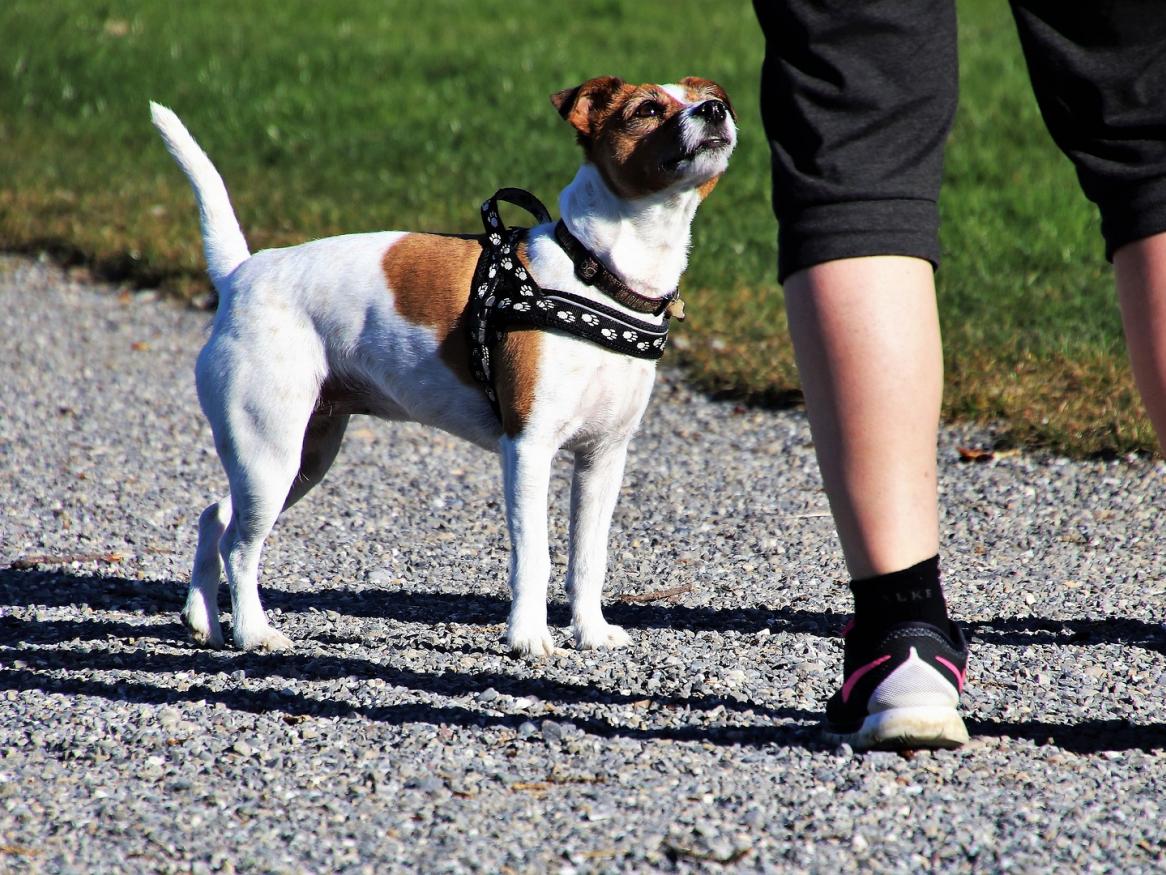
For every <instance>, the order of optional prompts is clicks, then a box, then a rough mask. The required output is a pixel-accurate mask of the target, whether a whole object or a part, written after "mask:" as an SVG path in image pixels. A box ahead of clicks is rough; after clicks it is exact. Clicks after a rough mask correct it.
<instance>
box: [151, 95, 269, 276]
mask: <svg viewBox="0 0 1166 875" xmlns="http://www.w3.org/2000/svg"><path fill="white" fill-rule="evenodd" d="M150 118H151V119H153V122H154V127H156V128H157V129H158V133H160V134H161V135H162V140H163V142H165V144H166V149H167V151H169V152H170V154H171V155H173V156H174V160H175V161H177V162H178V166H179V167H181V168H182V172H183V173H185V174H186V178H187V179H189V180H190V185H191V187H192V188H193V189H194V196H195V198H196V199H197V200H198V219H199V222H200V223H201V225H202V243H203V249H204V250H205V252H206V266H207V272H208V273H209V274H210V277H211V282H213V283H214V284H215V288H216V289H218V290H219V294H220V295H222V294H225V286H226V284H225V283H224V282H223V280H225V279H226V278H227V277H228V276H230V275H231V273H232V272H233V271H234V270H235V268H237V267H238V266H239V265H240V264H242V263H243V262H244V261H246V260H247V259H248V258H249V257H250V256H251V252H250V250H248V248H247V240H246V239H245V238H244V237H243V231H242V230H241V229H240V228H239V220H238V219H237V218H236V217H235V210H234V208H233V207H232V206H231V199H230V198H229V197H228V196H227V187H226V186H225V185H224V184H223V178H222V177H221V176H219V171H217V170H215V165H214V164H212V163H211V160H210V159H209V158H208V157H207V156H206V153H205V152H203V150H202V149H201V148H200V147H199V145H198V143H196V142H195V141H194V137H192V136H191V135H190V132H189V131H188V130H186V127H185V126H184V125H183V124H182V122H181V121H179V119H178V116H176V115H175V114H174V113H173V112H171V111H170V110H168V109H167V108H166V107H164V106H161V105H160V104H157V103H154V102H153V101H150Z"/></svg>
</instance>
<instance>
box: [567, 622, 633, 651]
mask: <svg viewBox="0 0 1166 875" xmlns="http://www.w3.org/2000/svg"><path fill="white" fill-rule="evenodd" d="M631 641H632V639H631V636H630V635H628V633H627V632H625V631H624V628H623V626H613V625H611V624H610V623H606V622H600V623H590V624H588V625H586V626H583V625H576V626H575V646H576V647H577V648H579V649H580V650H614V649H615V648H617V647H626V646H627V645H628V644H630V643H631Z"/></svg>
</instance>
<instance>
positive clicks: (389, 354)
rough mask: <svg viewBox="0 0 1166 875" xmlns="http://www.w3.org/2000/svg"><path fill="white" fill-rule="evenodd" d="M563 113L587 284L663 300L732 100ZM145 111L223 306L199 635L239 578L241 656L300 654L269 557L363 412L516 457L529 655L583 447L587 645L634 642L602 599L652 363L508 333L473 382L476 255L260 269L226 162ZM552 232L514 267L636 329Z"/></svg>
mask: <svg viewBox="0 0 1166 875" xmlns="http://www.w3.org/2000/svg"><path fill="white" fill-rule="evenodd" d="M551 103H552V105H553V106H554V107H555V109H556V110H557V111H558V113H559V115H560V116H561V117H562V118H563V119H564V120H566V121H567V122H568V123H569V124H570V125H571V126H572V127H573V128H574V129H575V133H576V139H577V140H578V143H579V144H580V145H581V146H582V150H583V159H584V160H583V164H582V166H581V167H580V169H579V170H578V172H577V174H576V175H575V177H574V179H573V180H572V181H571V183H570V184H569V185H568V186H567V187H566V188H565V189H563V191H562V193H561V194H560V196H559V209H560V213H561V216H562V224H563V225H564V226H565V227H566V229H567V230H568V231H569V232H570V234H569V235H567V236H568V237H571V238H573V239H574V241H575V244H576V245H577V246H581V247H582V248H583V249H584V250H585V251H586V252H587V253H588V254H589V255H590V257H591V258H592V262H591V264H590V265H589V267H588V268H587V270H590V271H592V272H594V271H596V270H598V271H600V272H608V273H610V274H611V275H613V276H614V277H615V278H616V279H615V280H614V282H615V283H616V284H617V285H618V284H619V283H620V282H621V281H622V283H623V284H625V285H626V287H627V288H628V289H630V290H632V291H631V292H630V294H631V295H632V296H633V298H635V299H637V300H647V301H648V302H650V303H651V304H653V305H655V304H656V303H657V302H659V303H660V304H661V305H662V304H664V303H666V302H667V301H668V300H669V297H670V296H671V295H672V294H673V293H674V290H675V289H676V288H677V285H678V283H679V280H680V277H681V274H682V273H683V272H684V269H685V267H686V265H687V260H688V250H689V242H690V226H691V223H692V220H693V216H694V214H695V212H696V210H697V207H698V206H699V205H700V203H701V201H702V200H703V199H704V198H705V197H706V196H707V195H708V194H709V192H710V191H711V190H712V189H713V187H714V186H715V185H716V183H717V180H718V179H719V178H720V177H721V175H722V174H723V173H724V172H725V170H726V168H727V166H728V160H729V156H730V155H731V153H732V151H733V149H734V147H735V145H736V142H737V128H736V124H735V119H736V116H735V113H734V112H733V109H732V105H731V103H730V102H729V98H728V96H727V95H726V93H725V91H724V89H723V88H721V87H720V86H719V85H717V84H716V83H714V82H712V81H710V80H706V79H700V78H695V77H689V78H685V79H682V80H680V81H679V82H678V83H677V84H672V85H655V84H643V85H634V84H630V83H626V82H624V81H622V80H620V79H618V78H615V77H599V78H595V79H591V80H589V81H587V82H584V83H583V84H581V85H579V86H578V87H575V88H568V89H565V90H563V91H559V92H557V93H555V94H553V95H552V96H551ZM150 110H151V116H152V120H153V122H154V125H155V127H156V128H157V129H158V131H159V133H160V134H161V135H162V139H163V141H164V143H165V145H166V148H167V150H168V151H169V152H170V154H171V155H172V156H173V157H174V159H175V160H176V161H177V163H178V165H179V167H180V168H181V169H182V170H183V172H184V173H185V174H186V176H187V177H188V179H189V180H190V183H191V186H192V187H193V189H194V193H195V197H196V199H197V202H198V209H199V217H200V225H201V231H202V238H203V244H204V248H205V254H206V262H207V268H208V273H209V275H210V278H211V280H212V282H213V283H214V286H215V288H216V290H217V291H218V294H219V305H218V310H217V312H216V314H215V317H214V322H213V325H212V327H211V330H210V336H209V339H208V340H207V343H206V345H205V346H204V348H203V350H202V352H201V353H200V354H199V356H198V362H197V365H196V368H195V374H196V382H197V387H198V398H199V402H200V404H201V407H202V410H203V412H204V413H205V415H206V417H207V419H208V420H209V422H210V425H211V429H212V431H213V433H214V441H215V447H216V449H217V451H218V455H219V458H220V460H221V461H222V465H223V468H224V469H225V471H226V474H227V480H228V483H229V487H230V491H229V494H228V495H226V496H224V497H223V498H221V499H219V500H218V501H216V502H214V503H213V504H211V505H210V506H209V507H207V508H206V510H205V511H203V513H202V515H201V517H200V519H199V535H198V546H197V548H196V552H195V558H194V568H193V572H192V576H191V582H190V587H189V591H188V594H187V598H186V603H185V606H184V608H183V611H182V620H183V622H184V624H185V625H186V627H187V629H188V630H189V632H190V634H191V636H192V637H193V639H194V640H195V641H196V642H198V643H199V644H202V645H207V646H212V647H222V646H223V643H224V641H223V632H222V627H221V625H220V623H219V617H218V607H217V598H218V589H219V583H220V578H221V576H222V574H223V572H224V570H225V572H226V577H227V580H228V584H229V588H230V593H231V610H232V619H233V622H232V636H233V640H234V644H235V646H237V647H239V648H242V649H244V650H269V651H279V650H285V649H287V648H289V647H290V646H291V645H292V642H291V641H290V639H289V638H287V636H285V635H284V634H283V633H281V632H280V631H278V630H277V629H275V628H274V627H273V626H272V625H271V624H270V622H269V621H268V618H267V616H266V614H265V613H264V610H263V606H262V604H261V602H260V598H259V584H258V571H259V555H260V550H261V548H262V546H263V542H264V540H265V538H266V537H267V535H268V533H269V532H270V531H271V529H272V526H273V525H274V524H275V521H276V519H277V517H278V516H279V515H280V513H281V512H282V511H283V510H285V509H286V508H287V507H289V506H291V505H292V504H294V503H295V502H297V501H299V499H301V498H302V497H303V496H304V495H305V494H306V493H307V492H308V491H309V490H311V489H312V487H314V486H315V485H316V484H317V483H319V482H320V481H321V479H322V478H323V477H324V475H325V473H326V472H327V471H328V468H329V467H330V465H331V464H332V462H333V460H334V459H335V457H336V454H337V451H338V450H339V448H340V444H341V440H342V438H343V436H344V431H345V428H346V426H347V424H348V421H349V417H350V416H351V415H353V414H370V415H373V416H377V417H380V418H382V419H387V420H413V421H417V422H422V423H426V424H428V425H432V426H436V427H437V428H440V429H443V430H445V431H447V432H450V433H452V434H455V435H458V436H460V437H462V438H464V439H466V440H468V441H471V442H473V443H475V444H477V445H479V446H481V447H485V448H488V449H491V450H494V451H496V452H498V453H499V454H500V455H501V460H502V472H503V482H504V488H505V504H506V523H507V528H508V530H509V535H510V545H511V551H510V568H509V584H510V593H511V608H510V614H509V618H508V621H507V629H506V643H507V644H508V646H509V648H510V650H511V651H512V652H513V653H516V654H528V655H550V654H552V653H553V652H554V650H555V643H554V639H553V638H552V636H551V633H550V630H549V629H548V627H547V606H546V596H547V579H548V577H549V575H550V558H549V547H548V541H547V494H548V490H549V483H550V470H551V463H552V459H553V457H554V455H555V453H556V452H557V451H558V450H559V449H560V448H566V449H567V450H568V451H569V452H571V453H572V454H573V455H574V474H573V481H572V488H571V512H570V542H571V543H570V553H569V562H568V569H567V591H568V593H569V595H570V601H571V610H572V631H573V637H574V642H575V645H576V646H577V647H579V648H583V649H600V648H614V647H619V646H621V645H624V644H626V643H627V642H628V640H629V638H628V635H627V633H626V632H625V631H624V630H623V629H622V628H620V627H619V626H615V625H612V624H609V623H608V622H607V621H606V620H605V619H604V617H603V611H602V607H601V592H602V587H603V581H604V576H605V573H606V564H607V538H608V530H609V526H610V522H611V516H612V512H613V510H614V507H615V503H616V496H617V493H618V491H619V487H620V483H621V480H622V478H623V469H624V461H625V457H626V453H627V448H628V443H629V441H630V440H631V438H632V435H633V433H634V432H635V431H636V429H637V427H638V426H639V423H640V420H641V417H642V416H643V413H644V410H645V408H646V406H647V404H648V398H649V395H650V393H651V389H652V384H653V381H654V378H655V361H654V360H649V359H646V358H639V357H636V356H635V355H629V354H624V353H620V352H613V351H612V350H611V349H607V348H604V347H602V346H599V345H597V344H596V343H593V342H590V341H589V340H587V339H585V338H581V337H579V336H576V335H574V334H570V333H566V332H564V331H560V330H557V329H556V328H554V327H553V326H544V327H535V328H533V329H531V328H523V329H521V330H510V331H504V332H500V333H499V334H498V336H497V338H496V340H495V342H494V343H493V345H492V348H489V349H487V350H486V351H485V352H484V353H482V355H483V360H485V359H486V358H488V360H489V363H490V370H491V371H492V373H493V378H494V383H493V388H492V391H489V392H487V389H486V388H484V386H483V385H482V383H481V382H479V380H478V379H476V378H475V376H474V373H473V369H472V368H471V367H470V364H471V362H470V361H469V355H470V337H469V334H468V333H467V331H466V330H465V321H466V314H467V307H468V306H469V305H470V303H471V284H472V283H473V282H474V280H475V272H476V270H477V269H478V268H477V265H478V261H479V257H480V255H481V252H482V248H483V244H482V242H481V241H480V240H479V239H476V238H472V237H466V236H464V235H438V234H426V233H414V232H377V233H365V234H349V235H342V236H338V237H330V238H324V239H320V240H314V241H310V242H307V243H303V244H301V245H298V246H292V247H288V248H282V249H270V250H265V251H261V252H257V253H255V254H251V253H250V251H249V249H248V247H247V243H246V240H245V239H244V235H243V233H242V231H241V230H240V227H239V224H238V220H237V218H236V216H235V213H234V210H233V208H232V206H231V203H230V200H229V197H228V195H227V190H226V187H225V185H224V183H223V180H222V178H221V177H220V175H219V173H218V171H217V170H216V169H215V167H214V165H213V164H212V163H211V161H210V159H209V158H207V156H206V154H205V153H204V152H203V151H202V149H201V148H200V147H199V146H198V144H197V143H196V142H195V141H194V139H193V138H192V137H191V135H190V133H189V132H188V131H187V130H186V128H185V127H184V126H183V124H182V122H181V121H180V120H179V119H178V117H177V116H176V115H175V114H174V113H173V112H171V111H170V110H168V109H166V108H165V107H162V106H160V105H158V104H156V103H151V104H150ZM486 212H489V213H490V218H491V219H493V220H495V221H497V218H496V216H495V215H494V214H493V213H492V212H490V211H489V210H486ZM487 227H488V226H487ZM555 229H556V226H554V225H553V224H551V223H549V222H545V221H544V222H542V223H541V224H539V225H537V226H536V227H533V228H531V229H530V230H529V232H527V233H526V234H525V235H524V236H523V237H522V238H521V239H520V241H519V243H518V245H517V247H516V251H515V252H513V253H511V254H510V255H509V256H507V258H506V259H505V261H506V264H507V266H508V267H510V269H511V270H512V271H517V272H518V273H519V274H521V275H522V276H524V277H525V276H526V275H527V272H528V273H529V277H531V278H533V280H534V281H535V282H536V283H537V284H538V285H539V286H541V287H543V288H547V289H555V290H562V292H563V293H565V294H566V293H569V294H572V295H574V296H575V298H576V300H578V301H582V302H583V304H584V310H587V302H594V310H595V312H596V313H600V312H606V313H614V314H615V316H617V317H620V318H623V317H627V318H628V319H639V318H640V317H639V316H638V315H636V312H633V311H632V310H630V309H629V308H628V307H627V306H625V305H624V304H622V303H620V302H619V301H613V300H612V299H611V298H610V297H608V296H607V295H605V294H604V293H603V292H602V291H600V290H599V289H597V288H596V287H595V286H593V285H591V284H589V283H588V282H586V281H585V280H586V279H587V277H586V276H583V274H585V273H586V270H585V271H582V272H581V271H580V270H579V268H578V266H577V264H576V262H575V261H573V260H572V257H571V256H570V255H569V254H568V251H567V248H565V246H566V244H565V243H564V242H562V240H561V238H560V237H559V236H557V235H556V233H555ZM490 236H491V240H494V241H497V240H500V236H499V235H490ZM504 248H505V247H504ZM514 258H516V259H517V262H514V261H513V259H514ZM512 265H516V266H512ZM491 276H492V274H491ZM524 288H525V286H524ZM523 293H524V294H525V292H523ZM604 308H607V309H606V310H604ZM662 309H663V308H662V306H660V307H656V306H652V307H651V315H650V316H649V317H648V318H647V319H644V320H642V321H643V323H644V324H645V325H649V326H656V327H659V326H661V325H664V324H666V319H667V315H666V314H665V313H663V312H661V311H662ZM587 312H590V311H589V310H587ZM591 318H592V317H589V316H586V315H585V316H584V319H585V320H587V321H590V319H591Z"/></svg>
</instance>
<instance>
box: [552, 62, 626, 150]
mask: <svg viewBox="0 0 1166 875" xmlns="http://www.w3.org/2000/svg"><path fill="white" fill-rule="evenodd" d="M623 85H624V82H623V80H622V79H619V78H617V77H615V76H598V77H596V78H595V79H588V80H587V81H586V82H584V83H583V84H582V85H579V86H576V87H575V88H564V89H563V90H562V91H556V92H555V93H554V94H552V95H551V104H552V105H553V106H554V107H555V109H557V110H558V111H559V115H561V116H562V117H563V118H564V119H566V121H567V122H568V123H569V124H570V125H571V127H573V128H574V129H575V130H576V131H578V132H579V140H580V142H582V143H584V144H586V142H587V139H589V138H590V137H591V134H592V127H593V125H592V123H593V120H594V119H595V117H596V113H598V112H600V111H602V110H603V109H604V108H605V107H607V106H608V104H610V103H611V99H612V97H614V96H615V93H616V92H617V91H619V90H620V89H621V88H623Z"/></svg>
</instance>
